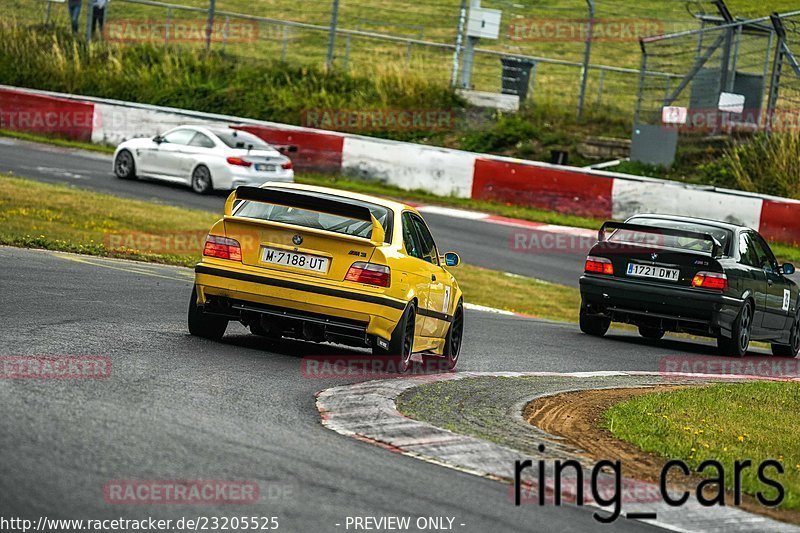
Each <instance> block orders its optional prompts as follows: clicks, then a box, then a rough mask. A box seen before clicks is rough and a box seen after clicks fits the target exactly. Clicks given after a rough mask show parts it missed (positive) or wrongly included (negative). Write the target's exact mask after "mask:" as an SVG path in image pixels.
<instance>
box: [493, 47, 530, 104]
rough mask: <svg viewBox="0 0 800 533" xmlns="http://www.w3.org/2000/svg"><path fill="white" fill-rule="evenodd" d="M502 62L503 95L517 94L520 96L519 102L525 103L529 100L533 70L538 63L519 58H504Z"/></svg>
mask: <svg viewBox="0 0 800 533" xmlns="http://www.w3.org/2000/svg"><path fill="white" fill-rule="evenodd" d="M500 62H501V63H502V64H503V77H502V83H503V89H502V93H503V94H516V95H517V96H519V101H520V102H524V101H525V100H526V99H527V98H528V86H529V85H530V82H531V69H532V68H533V66H534V65H535V64H536V61H533V60H531V59H522V58H519V57H502V58H500Z"/></svg>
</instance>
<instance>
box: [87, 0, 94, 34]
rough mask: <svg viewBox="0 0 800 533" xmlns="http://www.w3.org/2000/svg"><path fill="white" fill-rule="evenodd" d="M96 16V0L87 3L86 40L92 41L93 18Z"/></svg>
mask: <svg viewBox="0 0 800 533" xmlns="http://www.w3.org/2000/svg"><path fill="white" fill-rule="evenodd" d="M93 18H94V0H89V1H88V2H87V3H86V42H87V43H90V42H92V19H93Z"/></svg>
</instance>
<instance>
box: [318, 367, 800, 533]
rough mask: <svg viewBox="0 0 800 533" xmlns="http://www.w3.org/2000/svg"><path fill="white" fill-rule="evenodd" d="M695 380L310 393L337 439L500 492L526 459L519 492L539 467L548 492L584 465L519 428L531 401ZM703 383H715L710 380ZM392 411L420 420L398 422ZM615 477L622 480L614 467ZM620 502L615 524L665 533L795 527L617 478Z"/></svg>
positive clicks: (403, 386)
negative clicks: (557, 475) (559, 465)
mask: <svg viewBox="0 0 800 533" xmlns="http://www.w3.org/2000/svg"><path fill="white" fill-rule="evenodd" d="M698 377H699V376H697V375H686V374H684V375H681V374H674V375H670V376H668V377H665V376H663V375H659V374H655V373H647V372H595V373H591V372H589V373H572V374H556V373H524V372H522V373H520V372H499V373H490V372H464V373H456V374H441V375H435V376H416V377H408V378H398V379H391V380H381V381H370V382H365V383H358V384H354V385H347V386H341V387H334V388H331V389H327V390H324V391H322V392H320V393H319V395H318V397H317V408H318V409H319V411H320V413H321V415H322V420H323V424H324V425H325V426H327V427H328V428H330V429H332V430H334V431H337V432H338V433H341V434H343V435H347V436H350V437H353V438H357V439H359V440H363V441H367V442H372V443H374V444H376V445H379V446H382V447H384V448H387V449H389V450H391V451H394V452H396V453H401V454H404V455H408V456H413V457H416V458H418V459H421V460H424V461H428V462H431V463H435V464H438V465H440V466H445V467H449V468H453V469H456V470H460V471H462V472H467V473H471V474H474V475H479V476H484V477H489V478H492V479H497V480H500V481H504V482H508V483H512V482H513V480H514V478H515V464H516V462H517V461H525V460H528V459H529V460H531V461H532V466H531V467H530V468H527V469H525V470H524V471H523V474H522V481H523V484H525V485H528V486H530V485H532V484H534V483H535V480H536V479H537V477H538V462H539V461H540V460H541V461H543V465H544V472H545V480H546V484H547V487H548V490H551V489H552V487H551V485H550V482H551V481H552V479H553V472H552V465H553V462H554V461H556V460H561V461H566V460H575V461H577V462H578V463H580V464H581V465H582V466H583V469H584V472H583V475H584V478H585V480H588V479H590V477H591V472H590V469H591V468H592V467H593V464H592V461H591V458H590V457H589V456H588V455H587V453H586V452H585V451H584V450H581V449H579V448H577V447H575V446H573V445H571V444H570V443H569V442H567V441H566V440H565V439H564V438H562V437H559V436H556V435H553V434H550V433H547V432H545V431H543V430H541V429H539V428H536V427H534V426H532V425H531V424H529V423H528V421H527V420H526V419H525V417H524V415H523V411H524V410H525V408H526V406H527V405H528V404H529V403H530V402H531V401H533V400H535V399H537V398H543V397H547V396H552V395H555V394H560V393H565V392H577V391H585V390H594V389H608V388H641V387H654V386H663V385H668V386H681V385H697V384H699V383H704V381H701V380H700V379H698ZM520 378H522V379H520ZM703 379H708V381H712V380H716V381H719V380H720V379H719V376H716V377H712V376H708V377H706V378H703ZM420 386H424V387H426V388H427V389H429V390H428V392H430V393H431V395H432V396H431V395H429V396H428V397H429V398H431V397H434V398H435V397H437V396H438V400H439V401H430V402H422V401H419V400H418V399H417V400H415V394H417V393H418V392H419V391H420V390H421V389H418V388H417V387H420ZM397 402H399V403H400V404H401V405H403V408H404V409H407V410H413V411H414V415H415V416H419V417H420V418H424V419H425V421H421V420H415V419H412V418H408V417H407V416H405V415H403V414H402V413H400V412H399V411H398V408H397ZM426 403H427V405H426ZM542 445H543V446H544V448H542ZM622 471H623V474H624V473H625V466H624V464H623V466H622ZM562 479H563V480H564V483H563V484H562V486H561V491H560V492H561V494H562V495H563V501H564V502H570V501H573V502H574V501H575V498H576V497H577V495H578V490H576V489H579V487H577V485H578V484H577V483H576V482H575V480H576V474H575V473H574V470H573V469H571V468H568V469H566V470H564V472H563V474H562ZM598 480H599V481H598V486H605V487H608V486H609V485H610V484H612V483H613V482H614V479H613V478H612V477H611V476H610V475H607V474H605V473H601V474H600V475H599V476H598ZM585 484H586V481H584V486H585ZM622 493H623V503H622V512H621V516H620V517H619V519H618V520H625V519H629V520H641V521H644V522H646V523H649V524H652V525H655V526H658V527H661V528H664V529H668V530H671V531H687V532H688V531H708V532H712V531H726V532H738V531H742V532H745V531H747V532H750V531H764V532H772V531H800V528H799V527H797V526H794V525H791V524H786V523H783V522H779V521H777V520H773V519H771V518H768V517H765V516H760V515H756V514H751V513H748V512H746V511H744V510H742V509H739V508H735V507H730V506H729V507H703V506H701V505H700V504H699V503H698V502H697V500H696V499H695V498H694V496H692V497H691V498H690V499H689V500H688V501H687V502H686V503H685V504H684V505H682V506H680V507H671V506H669V505H667V504H666V503H665V502H663V501H662V499H661V498H660V497H654V495H658V494H659V489H658V485H657V484H655V483H650V482H641V481H636V480H632V479H627V478H626V479H625V480H624V482H623V490H622ZM524 494H525V489H524V487H523V498H522V505H526V504H530V505H535V504H537V503H536V502H535V499H536V498H535V497H530V494H531V493H528V496H529V497H528V498H527V499H526V498H525V495H524ZM549 498H550V496H548V501H549ZM514 500H515V493H514V490H513V487H509V493H508V500H507V501H501V502H498V505H507V506H508V508H509V512H513V509H514V508H515V507H514V506H515V501H514ZM584 503H585V505H587V506H592V507H597V508H602V509H605V510H606V511H612V510H613V509H612V507H611V506H609V505H606V506H602V505H600V504H599V503H597V502H596V501H594V499H592V498H586V499H585V501H584ZM548 505H550V503H548ZM598 514H599V515H607V513H598ZM653 514H655V517H653V516H652V515H653ZM598 525H599V524H598Z"/></svg>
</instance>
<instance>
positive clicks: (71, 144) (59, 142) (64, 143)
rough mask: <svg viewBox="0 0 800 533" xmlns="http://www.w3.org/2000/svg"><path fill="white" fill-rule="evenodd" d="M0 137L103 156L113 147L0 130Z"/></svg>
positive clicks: (112, 150) (112, 151)
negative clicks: (102, 154)
mask: <svg viewBox="0 0 800 533" xmlns="http://www.w3.org/2000/svg"><path fill="white" fill-rule="evenodd" d="M0 137H10V138H12V139H19V140H21V141H30V142H37V143H46V144H52V145H53V146H61V147H62V148H76V149H79V150H89V151H91V152H100V153H104V154H113V153H114V147H113V146H107V145H105V144H94V143H88V142H81V141H73V140H70V139H62V138H60V137H46V136H44V135H36V134H35V133H26V132H23V131H12V130H4V129H0Z"/></svg>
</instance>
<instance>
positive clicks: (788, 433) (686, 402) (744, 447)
mask: <svg viewBox="0 0 800 533" xmlns="http://www.w3.org/2000/svg"><path fill="white" fill-rule="evenodd" d="M603 424H604V427H606V428H607V429H608V430H610V431H611V432H612V433H613V434H614V436H616V437H617V438H619V439H621V440H624V441H628V442H630V443H632V444H635V445H636V446H638V447H639V448H641V449H642V450H644V451H646V452H653V453H657V454H660V455H662V456H664V457H667V458H670V459H682V460H683V461H685V462H686V463H687V464H688V465H689V466H690V468H692V469H693V470H695V471H696V469H697V467H698V466H699V465H700V464H701V463H702V462H703V461H705V460H709V459H715V460H717V461H719V462H720V463H722V465H723V466H724V470H725V484H726V487H727V488H728V489H731V488H732V486H733V471H734V466H733V465H734V461H736V460H739V461H742V460H744V459H749V460H751V461H752V464H753V465H754V466H753V467H751V468H749V469H746V470H744V472H743V474H742V490H743V492H744V493H746V494H750V495H755V494H756V493H757V492H759V491H762V492H763V493H764V495H765V496H766V497H767V498H770V499H771V498H774V497H775V495H776V491H775V490H774V489H772V488H770V487H768V486H766V485H765V484H764V483H762V482H760V481H759V479H758V475H757V472H758V465H759V464H761V463H762V462H763V461H765V460H768V459H773V460H777V461H779V462H781V463H782V464H783V465H784V468H785V473H784V474H782V475H779V474H776V473H775V471H774V470H772V469H770V470H768V471H767V475H768V476H769V477H770V478H772V479H776V480H777V481H779V482H780V483H781V484H782V485H783V487H784V489H785V491H786V495H785V499H784V502H783V504H782V505H781V507H782V508H785V509H794V510H798V509H800V451H799V450H798V446H797V439H798V434H797V428H798V427H800V383H785V382H782V383H768V382H756V383H738V384H731V383H723V384H715V385H710V386H707V387H701V388H688V389H682V390H678V391H671V392H663V393H655V394H645V395H642V396H638V397H635V398H632V399H630V400H627V401H624V402H621V403H619V404H617V405H615V406H613V407H612V408H611V409H609V410H608V411H606V412H605V414H604V421H603ZM778 428H781V430H780V431H778V430H777V429H778ZM705 473H706V474H707V475H708V476H713V477H716V476H717V475H718V472H717V471H716V469H715V468H713V467H710V468H708V469H706V472H705Z"/></svg>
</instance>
